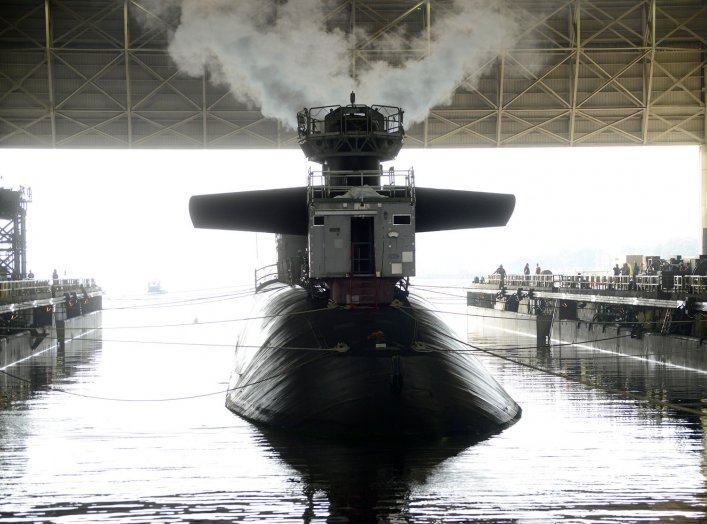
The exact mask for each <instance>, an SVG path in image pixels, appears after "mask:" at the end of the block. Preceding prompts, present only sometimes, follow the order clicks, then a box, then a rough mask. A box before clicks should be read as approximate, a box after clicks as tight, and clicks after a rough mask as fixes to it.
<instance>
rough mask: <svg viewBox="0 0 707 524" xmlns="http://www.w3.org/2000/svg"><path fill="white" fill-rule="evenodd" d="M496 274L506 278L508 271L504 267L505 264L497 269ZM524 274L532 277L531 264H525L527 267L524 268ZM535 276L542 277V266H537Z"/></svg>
mask: <svg viewBox="0 0 707 524" xmlns="http://www.w3.org/2000/svg"><path fill="white" fill-rule="evenodd" d="M494 273H495V274H497V275H501V278H503V277H505V276H506V269H505V268H504V267H503V264H501V265H499V266H498V267H497V268H496V271H494ZM523 274H524V275H526V276H530V264H529V263H527V262H526V263H525V267H524V268H523ZM535 274H536V275H540V274H542V269H541V268H540V264H535Z"/></svg>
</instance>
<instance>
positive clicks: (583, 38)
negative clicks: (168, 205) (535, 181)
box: [0, 0, 707, 148]
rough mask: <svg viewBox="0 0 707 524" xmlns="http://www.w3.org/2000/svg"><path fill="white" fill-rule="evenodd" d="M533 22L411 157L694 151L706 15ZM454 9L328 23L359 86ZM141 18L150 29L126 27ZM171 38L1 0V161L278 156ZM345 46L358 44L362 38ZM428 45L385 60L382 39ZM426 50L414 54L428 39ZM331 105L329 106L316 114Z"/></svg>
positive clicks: (48, 5)
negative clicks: (32, 155) (234, 151)
mask: <svg viewBox="0 0 707 524" xmlns="http://www.w3.org/2000/svg"><path fill="white" fill-rule="evenodd" d="M511 5H513V6H514V8H515V9H522V10H524V11H525V12H524V13H523V17H524V19H526V20H531V23H530V24H529V26H528V27H526V29H525V31H524V33H523V34H522V35H521V37H520V39H519V40H518V42H517V43H516V45H515V46H514V47H513V48H512V49H508V50H506V51H503V52H500V53H499V54H498V56H495V57H494V58H492V59H491V60H489V61H488V62H486V63H485V64H484V65H483V67H482V68H481V70H480V71H477V72H475V73H473V74H472V75H470V77H472V76H477V75H479V74H480V80H479V82H478V84H476V85H474V86H473V87H471V86H470V85H469V83H468V82H466V81H464V82H462V83H461V84H460V85H459V86H458V88H457V90H456V92H455V94H454V97H453V100H452V103H451V104H450V105H449V106H445V107H436V108H434V109H433V110H432V111H431V112H430V114H429V116H428V118H427V119H426V121H425V122H424V123H422V124H418V125H415V126H413V127H412V128H410V129H408V130H407V137H408V144H409V146H412V147H475V146H479V147H507V146H583V145H609V144H612V145H613V144H620V145H634V144H704V143H705V128H706V127H707V126H706V124H705V123H706V121H707V110H706V106H707V104H706V103H705V96H706V95H705V85H706V84H705V76H706V70H707V3H706V2H705V1H704V0H545V1H542V2H541V1H538V0H515V1H514V2H513V3H512V4H511ZM449 7H450V1H449V0H421V1H411V0H396V1H393V0H389V1H379V0H341V2H339V3H338V4H337V5H336V6H334V7H333V8H332V9H331V12H330V14H329V23H331V24H332V25H338V26H340V27H344V28H346V29H347V30H351V31H352V30H354V29H362V30H365V34H366V35H368V36H367V38H365V39H361V40H360V41H356V42H355V44H354V46H353V49H352V53H351V70H352V72H353V73H354V75H355V74H356V73H357V72H358V71H359V70H360V68H362V67H366V65H367V64H368V63H370V62H371V61H372V60H373V59H374V58H375V59H378V58H380V57H381V56H384V57H385V58H386V59H387V60H390V61H391V62H395V61H400V60H402V59H407V58H417V59H419V58H422V57H424V56H426V54H427V53H428V52H429V46H430V43H431V32H430V27H431V22H433V20H434V17H435V16H437V15H438V14H439V13H441V12H444V11H445V10H447V9H449ZM138 17H144V18H147V19H148V20H150V21H151V22H152V23H151V24H150V26H149V27H151V29H146V28H145V27H146V26H145V25H144V24H139V23H137V21H136V19H137V18H138ZM172 29H174V25H173V23H172V21H171V20H169V18H168V17H167V16H160V15H158V14H157V13H155V12H153V11H150V10H149V9H148V8H147V4H146V3H145V4H143V3H142V2H141V0H91V1H87V0H61V1H58V0H43V1H42V0H3V2H2V5H1V6H0V147H56V148H78V147H106V148H282V147H295V146H296V143H297V142H296V138H297V135H296V131H294V130H290V129H286V128H283V127H282V126H281V125H279V124H278V123H277V122H275V121H274V120H271V119H266V118H264V117H263V116H262V114H261V113H260V112H259V111H258V110H257V109H253V108H250V107H248V106H247V105H245V104H243V103H241V102H239V101H237V100H236V99H235V98H234V97H233V96H232V95H231V94H230V93H229V92H228V90H227V89H226V88H224V87H222V86H215V85H213V84H211V83H210V82H209V79H208V78H207V75H204V77H202V78H198V79H197V78H189V77H186V76H184V75H182V74H180V73H179V72H178V71H177V70H176V69H175V67H174V65H173V63H172V62H171V60H170V58H169V56H168V53H167V51H166V48H167V44H168V34H169V32H170V30H172ZM353 34H363V33H359V32H358V31H357V32H355V33H353ZM420 34H422V35H425V34H426V35H427V46H423V47H422V48H415V47H413V44H412V42H413V40H412V39H410V40H409V42H410V45H409V46H408V48H405V49H400V48H396V49H391V48H387V47H386V45H387V42H388V41H389V39H388V38H387V37H389V36H391V35H398V36H399V35H420ZM423 41H424V39H423ZM322 102H326V101H322Z"/></svg>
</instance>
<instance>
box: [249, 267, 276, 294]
mask: <svg viewBox="0 0 707 524" xmlns="http://www.w3.org/2000/svg"><path fill="white" fill-rule="evenodd" d="M278 279H279V276H278V272H277V264H270V265H268V266H263V267H260V268H257V269H256V270H255V291H256V292H257V291H260V290H261V289H263V288H264V287H265V286H267V285H268V284H272V283H273V282H277V281H278Z"/></svg>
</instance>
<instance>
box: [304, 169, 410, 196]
mask: <svg viewBox="0 0 707 524" xmlns="http://www.w3.org/2000/svg"><path fill="white" fill-rule="evenodd" d="M357 188H362V189H357ZM363 188H366V189H363ZM370 190H372V191H373V193H372V192H371V191H370ZM347 196H349V197H350V198H351V199H352V200H371V199H375V198H402V199H408V200H410V202H412V203H414V202H415V172H414V170H413V169H412V168H411V169H403V170H394V169H392V168H391V169H389V170H386V171H383V170H369V171H312V170H310V171H309V174H308V177H307V198H308V202H310V203H311V201H312V200H313V199H317V198H346V197H347Z"/></svg>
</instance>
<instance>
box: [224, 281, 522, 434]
mask: <svg viewBox="0 0 707 524" xmlns="http://www.w3.org/2000/svg"><path fill="white" fill-rule="evenodd" d="M259 300H261V301H264V302H265V304H264V307H263V308H262V309H261V310H260V312H261V314H262V315H263V316H264V318H263V319H261V320H256V321H254V323H252V324H251V325H249V326H248V328H247V329H246V333H244V336H243V337H242V338H241V339H240V340H239V344H238V349H237V360H236V370H235V371H234V374H233V377H232V380H231V385H230V389H229V393H228V395H227V399H226V406H227V407H228V408H229V409H230V410H231V411H233V412H234V413H236V414H238V415H240V416H242V417H244V418H246V419H248V420H251V421H252V422H254V423H257V424H263V425H266V426H268V427H273V428H278V429H284V430H291V431H297V432H304V433H312V434H318V435H332V436H348V437H370V436H380V437H393V436H432V435H434V436H447V435H455V434H466V435H477V436H483V435H488V434H490V433H493V432H496V431H499V430H500V429H502V428H504V427H506V426H508V425H510V424H512V423H513V422H515V421H516V420H517V419H518V418H519V417H520V413H521V410H520V407H519V406H518V405H517V404H516V403H515V401H513V399H512V398H511V397H510V396H509V395H508V394H507V393H506V392H505V390H504V389H503V388H502V387H501V386H500V385H499V384H498V383H497V382H496V381H495V379H494V378H493V377H492V376H491V375H490V374H489V373H488V371H486V369H485V368H484V367H483V366H482V365H481V363H480V362H478V361H477V360H476V359H475V358H474V357H472V356H471V355H469V353H468V347H466V346H464V345H463V344H461V343H460V342H458V341H456V340H455V338H454V337H455V336H454V334H453V333H452V332H451V331H450V330H449V328H448V327H447V326H446V325H445V324H444V323H443V322H442V321H441V320H440V319H439V318H437V317H436V316H435V315H433V314H432V313H430V311H429V309H428V308H426V307H424V306H423V304H422V303H421V301H420V300H418V299H411V300H410V302H406V303H404V304H400V305H399V306H380V307H378V308H358V309H344V308H324V309H313V306H312V303H311V302H310V300H309V299H308V297H307V294H306V293H305V292H304V291H303V290H301V289H297V288H289V287H282V288H278V289H275V290H273V291H272V292H268V293H265V294H261V296H260V297H259Z"/></svg>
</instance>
